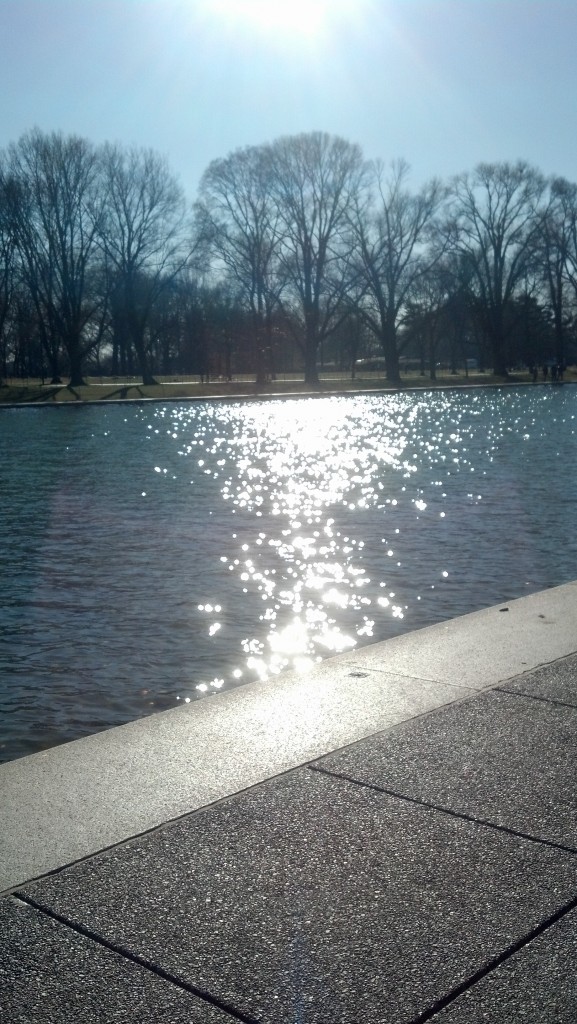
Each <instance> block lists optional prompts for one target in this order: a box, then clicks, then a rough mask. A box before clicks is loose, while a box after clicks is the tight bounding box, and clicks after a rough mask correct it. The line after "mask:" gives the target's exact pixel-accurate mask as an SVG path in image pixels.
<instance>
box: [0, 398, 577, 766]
mask: <svg viewBox="0 0 577 1024" xmlns="http://www.w3.org/2000/svg"><path fill="white" fill-rule="evenodd" d="M576 416H577V391H576V390H575V389H574V388H572V387H570V386H567V385H564V386H562V387H552V386H551V387H549V388H547V387H532V388H531V387H529V388H520V389H510V388H507V389H486V390H475V391H453V392H438V391H433V392H423V393H408V394H401V395H392V396H352V397H340V398H339V397H336V398H332V397H331V398H314V399H295V400H284V401H275V402H244V403H242V402H230V403H229V402H223V403H218V402H212V403H210V402H206V403H194V404H185V403H174V404H172V403H171V404H167V405H165V406H162V405H156V404H155V405H141V406H138V405H118V406H116V405H109V406H102V405H98V406H84V407H79V408H76V407H73V408H70V407H66V408H52V409H30V408H28V409H27V408H17V409H4V410H1V411H0V457H1V462H0V465H1V467H2V470H1V478H0V480H1V494H2V503H1V513H0V515H1V519H0V530H1V535H0V539H1V545H0V759H3V760H8V759H11V758H14V757H18V756H21V755H23V754H27V753H32V752H33V751H36V750H39V749H42V748H44V747H48V746H51V745H53V744H55V743H59V742H62V741H64V740H69V739H74V738H77V737H79V736H82V735H86V734H88V733H91V732H95V731H97V730H99V729H103V728H106V727H108V726H112V725H118V724H120V723H123V722H126V721H130V720H132V719H134V718H137V717H139V716H142V715H145V714H149V713H151V712H154V711H157V710H162V709H165V708H168V707H174V706H177V705H178V704H179V703H181V702H185V701H190V700H195V699H197V698H199V697H202V696H204V695H206V694H214V693H216V692H218V691H219V690H222V689H225V688H228V687H231V686H236V685H239V684H241V683H244V682H248V681H250V680H253V679H256V678H259V677H262V676H265V675H274V674H275V673H278V672H280V671H283V670H285V669H287V668H296V669H298V670H301V671H306V669H307V667H309V666H310V665H312V664H314V662H315V661H318V660H319V659H321V658H324V657H327V656H329V655H332V654H335V653H337V652H339V651H344V650H350V649H351V648H353V647H355V646H360V645H362V644H367V643H373V642H376V641H378V640H384V639H387V638H388V637H391V636H394V635H397V634H398V633H400V632H404V631H407V630H413V629H417V628H419V627H421V626H424V625H429V624H431V623H433V622H437V621H440V620H441V619H445V618H448V617H452V616H455V615H459V614H462V613H464V612H468V611H473V610H475V609H477V608H480V607H482V606H488V605H491V604H494V603H497V602H499V601H503V600H508V599H511V598H515V597H519V596H522V595H524V594H527V593H530V592H532V591H535V590H539V589H542V588H544V587H548V586H553V585H556V584H559V583H562V582H564V581H567V580H571V579H574V578H576V577H577V531H575V529H574V515H573V514H574V509H575V503H576V500H577V474H576V473H575V471H574V461H575V454H576V446H577V436H576V430H577V420H576Z"/></svg>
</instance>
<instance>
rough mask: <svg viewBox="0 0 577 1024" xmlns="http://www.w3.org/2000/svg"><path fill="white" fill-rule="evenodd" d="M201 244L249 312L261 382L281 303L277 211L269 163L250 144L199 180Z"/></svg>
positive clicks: (266, 370) (268, 367)
mask: <svg viewBox="0 0 577 1024" xmlns="http://www.w3.org/2000/svg"><path fill="white" fill-rule="evenodd" d="M195 214H196V227H197V232H198V237H199V244H204V245H205V246H206V248H207V251H208V254H209V256H210V258H211V259H212V261H213V264H214V263H215V264H216V266H217V267H218V266H221V267H223V266H224V268H225V269H226V272H227V274H228V276H230V278H231V279H232V283H233V285H234V287H235V288H236V290H237V293H238V295H239V296H240V298H241V300H242V301H244V303H245V305H246V308H247V309H248V311H249V314H250V317H251V322H252V328H253V343H254V349H255V354H256V367H257V384H261V383H263V382H264V380H265V378H266V376H267V374H271V373H272V371H273V367H272V365H271V358H272V355H271V325H272V314H273V311H274V308H275V306H276V305H277V303H278V299H279V279H278V274H277V271H278V256H277V254H278V247H279V219H280V218H279V211H278V206H277V204H276V203H275V201H274V198H273V193H272V177H271V160H270V154H269V152H268V150H267V149H266V148H265V147H263V146H251V147H247V148H246V149H239V150H236V152H234V153H231V154H230V155H229V156H228V157H226V158H225V159H223V160H214V161H213V162H212V163H211V164H210V165H209V167H208V168H207V170H206V171H205V172H204V174H203V176H202V179H201V182H200V192H199V199H198V202H197V203H196V205H195Z"/></svg>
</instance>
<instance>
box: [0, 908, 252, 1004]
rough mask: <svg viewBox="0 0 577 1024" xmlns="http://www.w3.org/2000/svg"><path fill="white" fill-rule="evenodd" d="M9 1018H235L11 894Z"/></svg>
mask: <svg viewBox="0 0 577 1024" xmlns="http://www.w3.org/2000/svg"><path fill="white" fill-rule="evenodd" d="M0 1020H1V1021H2V1022H3V1024H95V1022H96V1021H98V1022H101V1024H112V1022H114V1024H233V1022H234V1018H233V1017H231V1016H229V1014H228V1013H223V1012H222V1011H221V1010H219V1009H217V1008H216V1007H214V1006H212V1005H211V1004H210V1003H207V1002H206V1001H204V1000H202V999H198V998H197V997H196V996H194V995H192V994H191V993H189V992H186V991H183V990H182V989H181V988H178V987H177V986H176V985H173V984H171V983H170V982H168V981H165V980H163V979H162V978H159V977H158V976H157V975H156V974H154V973H152V972H151V971H149V970H147V969H146V968H143V967H140V966H139V965H137V964H135V963H133V962H131V961H130V960H127V959H126V958H125V957H122V956H119V955H117V954H116V953H113V952H111V951H110V950H108V949H105V948H104V947H102V946H100V945H98V944H97V943H95V942H93V941H92V940H91V939H89V938H86V937H85V936H84V935H79V934H78V933H77V932H74V931H72V930H71V929H70V928H67V927H66V926H64V925H62V924H59V923H58V922H57V921H54V920H52V919H51V918H49V917H47V916H46V915H45V914H43V913H40V912H38V911H37V910H34V909H33V908H31V907H28V906H25V905H23V904H18V903H17V902H16V901H14V900H11V899H5V900H3V901H2V902H0Z"/></svg>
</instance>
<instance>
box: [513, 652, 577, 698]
mask: <svg viewBox="0 0 577 1024" xmlns="http://www.w3.org/2000/svg"><path fill="white" fill-rule="evenodd" d="M500 689H503V690H507V691H508V692H509V693H526V694H528V695H529V696H533V697H543V698H544V699H545V700H552V701H559V702H560V703H562V704H570V705H572V706H573V707H577V655H572V656H571V657H569V658H563V659H561V660H559V661H555V662H553V664H552V665H545V666H544V667H543V668H540V669H537V670H536V671H535V672H527V673H526V674H525V675H522V676H519V677H518V678H517V679H512V680H509V681H507V682H506V683H503V685H502V686H501V687H500Z"/></svg>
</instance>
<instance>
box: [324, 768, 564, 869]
mask: <svg viewBox="0 0 577 1024" xmlns="http://www.w3.org/2000/svg"><path fill="white" fill-rule="evenodd" d="M308 768H309V769H310V771H312V772H319V773H320V774H321V775H328V776H330V777H331V778H333V779H342V780H343V782H352V783H354V785H355V786H361V787H364V788H365V789H372V790H374V791H375V792H376V793H385V794H386V795H387V796H392V797H395V798H396V799H397V800H405V801H407V803H411V804H417V805H418V806H419V807H427V808H428V809H429V810H432V811H440V813H441V814H447V815H449V817H451V818H459V819H461V820H462V821H468V822H471V823H472V824H473V825H481V827H482V828H490V829H494V830H495V831H497V832H504V833H505V834H506V835H509V836H515V837H516V838H517V839H526V840H527V841H528V842H530V843H538V844H539V845H540V846H551V847H552V848H553V849H554V850H562V851H563V852H564V853H572V854H577V848H576V847H574V846H565V845H564V844H563V843H556V842H554V841H553V840H552V839H541V838H539V836H532V835H529V833H528V832H519V831H517V829H514V828H509V827H508V826H507V825H499V824H497V822H494V821H487V820H485V819H484V818H475V817H474V816H473V815H472V814H466V813H465V812H464V811H454V810H453V809H452V808H451V807H443V805H442V804H433V803H430V801H428V800H423V799H421V798H420V797H416V796H407V795H406V794H405V793H398V792H397V791H396V790H394V789H387V788H386V787H385V786H378V785H377V784H376V783H375V782H364V781H362V780H361V779H356V778H354V777H353V776H351V775H345V774H344V773H343V772H335V771H330V770H329V769H328V768H321V767H320V766H319V765H312V764H310V765H308Z"/></svg>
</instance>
